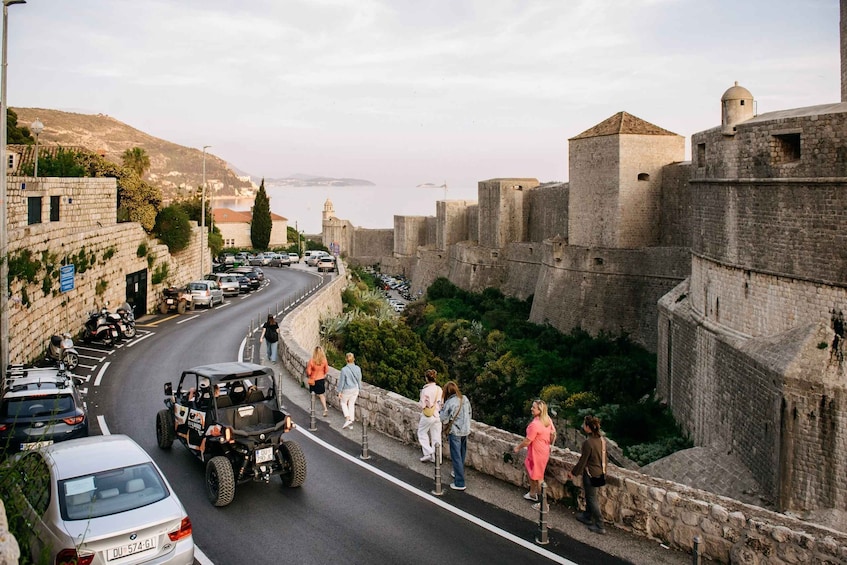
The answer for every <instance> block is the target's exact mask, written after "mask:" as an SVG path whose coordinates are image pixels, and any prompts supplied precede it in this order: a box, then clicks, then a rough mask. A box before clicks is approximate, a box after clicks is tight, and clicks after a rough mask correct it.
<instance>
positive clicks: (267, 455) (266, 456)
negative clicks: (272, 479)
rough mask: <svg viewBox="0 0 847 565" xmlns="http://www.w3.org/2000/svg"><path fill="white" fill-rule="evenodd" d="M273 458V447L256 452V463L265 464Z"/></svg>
mask: <svg viewBox="0 0 847 565" xmlns="http://www.w3.org/2000/svg"><path fill="white" fill-rule="evenodd" d="M273 458H274V448H273V447H265V448H263V449H257V450H256V463H267V462H268V461H273Z"/></svg>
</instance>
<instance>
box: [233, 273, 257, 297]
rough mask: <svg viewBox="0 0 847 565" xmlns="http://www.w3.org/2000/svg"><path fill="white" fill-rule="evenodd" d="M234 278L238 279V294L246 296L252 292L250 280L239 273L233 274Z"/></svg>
mask: <svg viewBox="0 0 847 565" xmlns="http://www.w3.org/2000/svg"><path fill="white" fill-rule="evenodd" d="M235 276H236V277H238V292H239V293H244V294H247V293H248V292H250V291H252V290H253V285H252V284H251V283H250V279H248V278H247V277H245V276H244V275H242V274H240V273H235Z"/></svg>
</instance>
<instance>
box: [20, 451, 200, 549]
mask: <svg viewBox="0 0 847 565" xmlns="http://www.w3.org/2000/svg"><path fill="white" fill-rule="evenodd" d="M13 472H14V473H16V474H18V475H19V477H17V478H18V479H19V480H16V487H15V488H17V489H19V490H20V491H21V494H22V495H23V497H24V498H25V499H26V501H27V503H26V504H25V505H23V514H25V516H24V517H25V518H26V520H27V522H28V523H30V524H32V534H31V536H32V537H31V538H30V546H31V549H32V558H33V562H35V563H41V562H49V563H77V562H78V563H111V562H113V561H114V562H120V563H138V562H140V561H144V562H145V563H146V562H155V563H157V564H164V563H168V564H179V565H181V564H184V565H191V564H192V563H193V562H194V538H193V536H192V528H191V520H190V519H189V518H188V514H187V513H186V512H185V508H184V507H183V506H182V503H181V502H180V501H179V499H178V498H177V496H176V494H174V491H173V489H172V488H171V486H170V485H169V484H168V482H167V480H166V479H165V477H164V476H163V475H162V472H161V470H160V469H159V468H158V467H157V466H156V464H155V463H154V462H153V460H152V459H151V458H150V456H149V455H147V453H146V452H145V451H144V450H143V449H141V447H140V446H139V445H138V444H136V443H135V442H134V441H133V440H132V439H130V438H128V437H127V436H123V435H109V436H97V437H88V438H83V439H75V440H69V441H64V442H60V443H55V444H53V445H51V446H49V447H44V448H41V449H38V450H35V451H28V452H25V453H22V454H21V455H19V456H18V458H17V459H16V461H15V462H14V464H13ZM47 556H49V559H46V560H44V558H45V557H47Z"/></svg>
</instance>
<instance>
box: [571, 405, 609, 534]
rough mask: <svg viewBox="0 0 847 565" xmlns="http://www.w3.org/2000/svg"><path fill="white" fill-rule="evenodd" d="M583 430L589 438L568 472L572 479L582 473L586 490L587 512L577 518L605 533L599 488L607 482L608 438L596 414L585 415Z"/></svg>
mask: <svg viewBox="0 0 847 565" xmlns="http://www.w3.org/2000/svg"><path fill="white" fill-rule="evenodd" d="M582 430H583V431H584V432H585V433H586V434H588V439H586V440H585V441H584V442H582V454H581V455H580V457H579V461H578V462H577V464H576V465H574V468H573V469H572V470H571V471H570V472H569V473H568V478H569V479H571V480H573V478H574V475H576V476H579V475H580V474H582V489H583V491H585V512H580V513H578V514H577V515H576V519H577V520H579V521H580V522H582V523H583V524H585V525H587V526H588V529H589V530H591V531H592V532H595V533H598V534H605V533H606V527H605V525H604V524H603V514H602V513H601V512H600V501H599V500H598V498H597V489H599V488H600V487H602V486H603V485H605V484H606V439H605V438H604V437H603V436H602V435H601V433H600V420H599V419H598V418H596V417H595V416H586V417H585V419H584V420H583V422H582Z"/></svg>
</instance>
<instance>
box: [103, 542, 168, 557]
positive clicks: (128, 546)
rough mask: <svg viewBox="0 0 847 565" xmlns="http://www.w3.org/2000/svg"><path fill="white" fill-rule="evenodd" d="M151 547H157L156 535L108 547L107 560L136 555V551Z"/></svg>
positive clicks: (146, 549)
mask: <svg viewBox="0 0 847 565" xmlns="http://www.w3.org/2000/svg"><path fill="white" fill-rule="evenodd" d="M151 549H156V538H155V537H152V538H146V539H142V540H135V541H131V542H129V543H125V544H123V545H119V546H118V547H112V548H109V549H107V550H106V561H113V560H115V559H120V558H121V557H126V556H128V555H135V554H136V553H142V552H144V551H150V550H151Z"/></svg>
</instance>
